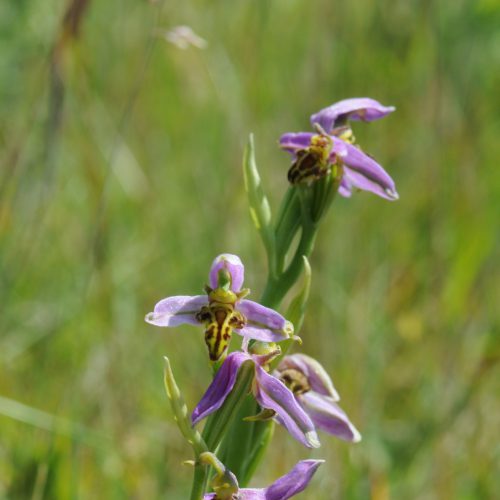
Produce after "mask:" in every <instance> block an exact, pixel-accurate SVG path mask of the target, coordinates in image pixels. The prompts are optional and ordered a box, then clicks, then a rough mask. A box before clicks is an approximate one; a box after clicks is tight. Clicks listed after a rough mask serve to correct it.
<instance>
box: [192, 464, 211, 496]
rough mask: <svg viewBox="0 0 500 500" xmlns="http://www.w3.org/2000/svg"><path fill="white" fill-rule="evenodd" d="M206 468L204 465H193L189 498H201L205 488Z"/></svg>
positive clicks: (206, 479)
mask: <svg viewBox="0 0 500 500" xmlns="http://www.w3.org/2000/svg"><path fill="white" fill-rule="evenodd" d="M208 469H209V468H208V466H206V465H202V464H199V465H195V467H194V475H193V486H192V487H191V496H190V497H189V498H190V500H201V499H202V498H203V495H204V494H205V491H206V489H207V483H208Z"/></svg>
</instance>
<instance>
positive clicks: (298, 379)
mask: <svg viewBox="0 0 500 500" xmlns="http://www.w3.org/2000/svg"><path fill="white" fill-rule="evenodd" d="M280 379H281V381H282V382H283V383H284V384H285V385H286V386H287V387H288V388H289V389H290V390H291V391H292V392H293V393H294V394H295V395H299V394H304V393H305V392H309V391H310V390H311V385H310V384H309V381H308V380H307V377H306V376H305V375H304V374H303V373H302V372H300V371H299V370H296V369H295V368H288V369H286V370H283V371H282V372H280Z"/></svg>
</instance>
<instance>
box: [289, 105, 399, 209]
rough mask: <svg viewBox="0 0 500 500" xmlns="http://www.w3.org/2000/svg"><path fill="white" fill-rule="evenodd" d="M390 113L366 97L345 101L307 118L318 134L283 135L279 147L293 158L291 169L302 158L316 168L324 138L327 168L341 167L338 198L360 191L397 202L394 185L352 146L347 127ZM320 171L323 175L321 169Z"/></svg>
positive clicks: (361, 152)
mask: <svg viewBox="0 0 500 500" xmlns="http://www.w3.org/2000/svg"><path fill="white" fill-rule="evenodd" d="M394 109H395V108H394V107H393V106H383V105H382V104H380V103H379V102H377V101H375V100H373V99H369V98H366V97H361V98H354V99H345V100H343V101H339V102H337V103H335V104H332V105H331V106H329V107H327V108H325V109H322V110H321V111H319V112H318V113H316V114H314V115H312V116H311V123H312V125H313V127H315V128H316V129H317V130H319V131H320V133H319V134H318V133H316V134H315V133H312V132H299V133H287V134H283V135H282V136H281V138H280V145H281V147H282V148H283V149H285V150H286V151H289V152H291V153H292V154H293V156H294V158H295V161H294V164H293V165H292V168H293V167H294V166H296V165H297V162H298V161H301V160H302V161H303V159H304V158H306V159H309V163H312V162H316V168H318V167H317V166H318V165H319V164H320V157H321V156H322V155H320V154H318V152H317V150H318V145H317V144H318V141H319V139H318V138H320V137H325V136H327V137H329V138H330V140H331V145H330V146H328V147H326V146H324V147H323V150H322V151H323V153H324V152H325V151H326V152H328V153H329V155H330V157H329V162H330V164H335V163H339V164H341V165H342V166H343V175H342V179H341V182H340V186H339V193H340V194H341V195H342V196H346V197H349V196H351V194H352V190H353V189H361V190H363V191H371V192H372V193H375V194H377V195H378V196H381V197H382V198H386V199H388V200H397V199H398V198H399V196H398V194H397V191H396V186H395V184H394V181H393V180H392V178H391V177H390V176H389V174H388V173H387V172H386V171H385V170H384V169H383V168H382V166H381V165H379V164H378V163H377V162H376V161H375V160H374V159H373V158H372V157H370V156H369V155H367V154H365V153H363V151H361V149H360V148H359V147H357V146H355V145H354V136H353V135H352V130H351V127H350V126H349V125H348V121H349V120H363V121H372V120H378V119H379V118H383V117H384V116H386V115H387V114H389V113H391V112H392V111H394ZM325 131H326V132H325ZM323 142H325V141H323ZM320 167H321V168H322V170H323V171H325V166H324V165H320Z"/></svg>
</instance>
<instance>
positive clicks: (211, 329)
mask: <svg viewBox="0 0 500 500" xmlns="http://www.w3.org/2000/svg"><path fill="white" fill-rule="evenodd" d="M244 273H245V268H244V266H243V264H242V262H241V260H240V258H239V257H238V256H236V255H232V254H222V255H219V256H218V257H217V258H216V259H215V260H214V262H213V264H212V267H211V269H210V272H209V285H208V286H207V287H206V294H205V295H176V296H172V297H167V298H165V299H163V300H160V302H158V303H157V304H156V305H155V307H154V310H153V312H150V313H149V314H147V315H146V318H145V320H146V321H147V322H148V323H151V324H152V325H155V326H163V327H175V326H179V325H182V324H191V325H197V326H198V325H204V326H205V343H206V344H207V347H208V351H209V356H210V359H211V360H212V361H217V360H219V359H220V358H221V357H222V356H223V355H224V354H225V353H226V351H227V348H228V345H229V342H230V340H231V335H232V332H233V331H234V332H236V333H237V334H238V335H242V336H243V337H246V338H249V339H255V340H260V341H263V342H280V341H281V340H284V339H287V338H290V337H291V336H293V325H292V324H291V323H290V322H289V321H287V320H286V319H285V318H284V317H283V316H281V314H279V313H277V312H276V311H274V310H273V309H269V308H268V307H265V306H262V305H260V304H258V303H257V302H253V301H251V300H247V299H244V298H243V297H245V296H246V295H248V293H249V290H248V289H243V288H242V286H243V281H244Z"/></svg>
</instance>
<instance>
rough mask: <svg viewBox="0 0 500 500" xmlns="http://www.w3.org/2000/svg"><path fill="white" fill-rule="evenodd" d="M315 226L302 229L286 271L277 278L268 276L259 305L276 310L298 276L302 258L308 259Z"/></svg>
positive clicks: (313, 239) (313, 240)
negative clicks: (297, 244)
mask: <svg viewBox="0 0 500 500" xmlns="http://www.w3.org/2000/svg"><path fill="white" fill-rule="evenodd" d="M316 229H317V228H316V225H314V224H310V225H307V226H305V227H304V228H303V229H302V235H301V237H300V243H299V246H298V248H297V250H296V252H295V255H294V256H293V259H292V261H291V262H290V264H289V266H288V267H287V269H286V270H285V271H284V272H282V273H281V274H280V275H279V276H278V277H277V278H273V277H272V276H269V278H268V281H267V284H266V287H265V289H264V292H263V294H262V298H261V303H262V304H263V305H265V306H267V307H272V308H273V309H277V308H278V307H279V305H280V304H281V301H282V300H283V299H284V297H285V295H286V294H287V293H288V291H289V290H290V288H292V286H293V285H294V284H295V282H296V281H297V279H298V278H299V276H300V273H301V271H302V266H303V260H302V256H303V255H305V256H306V257H309V256H310V255H311V252H312V251H313V248H314V242H315V241H316Z"/></svg>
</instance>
